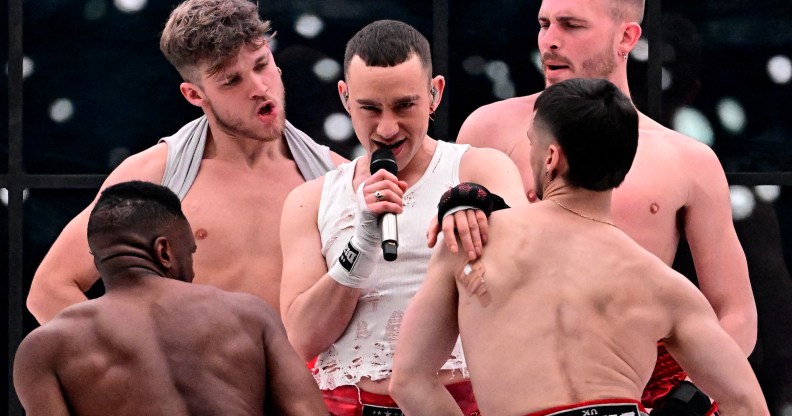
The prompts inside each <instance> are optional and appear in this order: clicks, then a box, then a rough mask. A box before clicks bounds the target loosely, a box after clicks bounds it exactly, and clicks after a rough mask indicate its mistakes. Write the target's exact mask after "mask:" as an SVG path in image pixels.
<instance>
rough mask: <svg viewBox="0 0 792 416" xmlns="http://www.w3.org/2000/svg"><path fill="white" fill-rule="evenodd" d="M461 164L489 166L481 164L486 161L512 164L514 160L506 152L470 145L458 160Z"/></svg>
mask: <svg viewBox="0 0 792 416" xmlns="http://www.w3.org/2000/svg"><path fill="white" fill-rule="evenodd" d="M460 163H461V164H462V166H468V165H475V166H476V167H481V168H489V167H491V166H482V164H488V163H492V164H495V163H505V164H507V165H514V162H513V161H512V160H511V159H509V156H507V155H506V153H503V152H501V151H500V150H496V149H493V148H490V147H473V146H471V147H470V148H469V149H468V150H467V151H466V152H465V154H464V155H463V156H462V161H461V162H460Z"/></svg>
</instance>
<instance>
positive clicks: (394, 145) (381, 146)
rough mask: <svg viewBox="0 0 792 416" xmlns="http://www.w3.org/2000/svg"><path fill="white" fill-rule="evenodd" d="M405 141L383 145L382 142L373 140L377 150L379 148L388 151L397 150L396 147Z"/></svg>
mask: <svg viewBox="0 0 792 416" xmlns="http://www.w3.org/2000/svg"><path fill="white" fill-rule="evenodd" d="M406 141H407V139H401V140H399V141H397V142H393V143H391V144H385V143H382V142H378V141H376V140H373V142H374V144H375V145H376V146H377V147H378V148H380V149H388V150H393V149H395V148H397V147H399V146H401V144H402V143H404V142H406Z"/></svg>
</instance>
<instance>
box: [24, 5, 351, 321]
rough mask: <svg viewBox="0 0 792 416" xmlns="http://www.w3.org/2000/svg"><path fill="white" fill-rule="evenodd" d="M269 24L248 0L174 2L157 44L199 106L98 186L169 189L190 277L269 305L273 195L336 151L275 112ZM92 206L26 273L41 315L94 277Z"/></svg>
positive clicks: (318, 169) (274, 293)
mask: <svg viewBox="0 0 792 416" xmlns="http://www.w3.org/2000/svg"><path fill="white" fill-rule="evenodd" d="M269 27H270V26H269V22H262V21H261V20H260V18H259V15H258V9H257V6H256V4H255V3H251V2H250V1H247V0H188V1H186V2H184V3H182V4H181V5H179V6H178V7H177V8H176V9H175V10H174V11H173V12H172V13H171V16H170V18H169V19H168V22H167V23H166V25H165V30H164V31H163V33H162V38H161V40H160V48H161V49H162V51H163V53H164V54H165V56H166V57H167V58H168V60H169V61H170V62H171V63H172V64H173V65H174V66H175V67H176V69H177V70H178V71H179V73H180V74H181V76H182V78H183V79H184V82H183V83H182V84H181V85H180V91H181V93H182V95H183V96H184V98H186V99H187V101H188V102H189V103H190V104H193V105H195V106H197V107H200V108H201V109H202V110H203V112H204V114H205V115H204V116H203V117H201V118H199V119H197V120H195V121H193V122H191V123H189V124H187V125H186V126H185V127H184V128H182V129H181V130H180V131H179V132H178V133H176V134H175V135H174V136H171V137H168V138H165V139H163V140H161V141H160V143H158V144H157V145H155V146H153V147H151V148H149V149H148V150H145V151H143V152H141V153H139V154H136V155H133V156H131V157H130V158H128V159H127V160H125V161H124V162H123V163H122V164H121V165H120V166H118V168H116V169H115V170H114V171H113V172H112V173H111V174H110V175H109V176H108V178H107V180H106V181H105V183H104V184H103V185H102V188H105V187H107V186H109V185H112V184H115V183H119V182H123V181H128V180H132V179H137V180H144V181H149V182H154V183H160V184H162V185H165V186H168V187H169V188H171V189H172V190H173V191H174V192H176V194H177V195H178V196H179V198H180V199H182V206H183V208H184V212H185V214H186V215H187V218H188V219H189V220H190V223H191V224H192V225H193V227H194V228H195V238H196V239H197V242H198V245H199V247H200V250H198V252H197V254H196V256H195V269H196V271H197V277H196V280H195V281H196V283H207V284H211V285H213V286H216V287H219V288H221V289H225V290H230V291H235V292H246V293H251V294H254V295H257V296H259V297H261V298H262V299H264V300H266V301H267V302H268V303H269V304H270V305H271V306H272V307H273V308H274V309H275V310H278V308H279V305H278V299H279V295H278V291H279V287H280V274H281V251H280V242H279V240H278V238H277V236H278V227H279V226H280V213H281V210H282V208H283V201H284V200H285V199H286V195H288V193H289V192H290V191H291V190H292V189H294V188H295V187H296V186H297V185H299V184H301V183H303V182H305V181H306V180H310V179H313V178H316V177H319V176H321V175H323V174H324V173H325V172H326V171H327V170H329V169H332V168H334V167H335V164H337V163H341V162H342V161H343V158H341V157H340V156H338V155H335V154H332V156H331V153H330V152H329V150H328V149H327V148H326V147H324V146H318V145H316V143H314V142H313V141H312V140H311V139H310V138H309V137H307V136H306V135H305V134H304V133H302V132H301V131H299V130H298V129H296V128H295V127H294V126H292V125H291V124H290V123H288V122H287V121H286V118H285V117H286V116H285V107H284V105H285V101H284V90H283V83H282V81H281V77H280V72H279V69H278V67H277V66H276V65H275V61H274V60H273V56H272V53H271V52H270V49H269V44H268V39H269V38H268V34H267V32H268V31H269ZM331 157H332V159H331ZM199 167H200V169H199ZM91 207H92V205H91V206H89V207H88V208H86V209H85V210H84V211H83V212H81V213H80V214H79V215H78V216H77V217H76V218H74V219H73V220H72V221H71V222H70V223H69V224H68V225H67V226H66V228H65V229H64V230H63V232H62V233H61V235H60V236H59V237H58V239H57V240H56V241H55V243H54V244H53V246H52V248H51V249H50V251H49V253H48V254H47V256H46V257H45V258H44V260H43V261H42V262H41V265H40V266H39V268H38V270H37V271H36V274H35V276H34V278H33V283H32V285H31V287H30V294H29V296H28V301H27V304H28V308H29V309H30V311H31V312H32V313H33V315H34V316H35V317H36V319H37V320H38V321H39V322H41V323H43V322H46V321H48V320H49V319H51V318H52V317H53V316H54V315H55V314H57V313H58V312H59V311H61V310H62V309H63V308H65V307H66V306H69V305H72V304H75V303H77V302H81V301H84V300H85V299H86V298H85V295H84V294H83V292H84V291H86V290H88V289H89V288H90V287H91V285H93V283H94V282H95V281H96V280H97V279H98V278H99V275H98V274H97V272H96V269H95V268H94V265H93V263H92V261H91V257H90V255H89V254H88V244H87V242H86V240H85V226H86V223H87V222H88V213H89V212H90V210H91Z"/></svg>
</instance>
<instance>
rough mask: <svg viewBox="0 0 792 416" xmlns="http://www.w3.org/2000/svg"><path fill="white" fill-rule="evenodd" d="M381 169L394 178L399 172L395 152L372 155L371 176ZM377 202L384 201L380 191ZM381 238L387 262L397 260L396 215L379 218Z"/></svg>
mask: <svg viewBox="0 0 792 416" xmlns="http://www.w3.org/2000/svg"><path fill="white" fill-rule="evenodd" d="M380 169H384V170H385V171H386V172H390V174H392V175H393V176H396V174H397V173H398V172H399V167H398V165H397V164H396V158H394V157H393V152H391V151H390V150H388V149H377V150H376V151H375V152H374V154H372V155H371V167H370V171H371V174H372V175H374V174H376V173H377V172H378V171H379V170H380ZM374 196H375V198H377V201H380V200H381V199H383V195H382V193H381V192H380V191H376V192H374ZM379 229H380V238H381V241H382V244H381V246H382V256H383V257H384V258H385V260H387V261H393V260H396V257H397V251H398V248H399V230H398V227H397V224H396V214H394V213H392V212H386V213H384V214H382V215H381V216H380V217H379Z"/></svg>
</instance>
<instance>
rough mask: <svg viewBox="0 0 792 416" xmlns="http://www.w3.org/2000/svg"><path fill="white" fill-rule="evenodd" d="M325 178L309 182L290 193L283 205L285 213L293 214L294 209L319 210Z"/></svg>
mask: <svg viewBox="0 0 792 416" xmlns="http://www.w3.org/2000/svg"><path fill="white" fill-rule="evenodd" d="M324 180H325V177H324V176H321V177H319V178H316V179H312V180H310V181H308V182H305V183H302V184H300V185H298V186H297V187H296V188H294V189H292V191H291V192H289V195H288V197H286V201H285V202H284V203H283V210H284V212H291V211H290V210H293V209H304V208H316V209H318V208H319V200H320V199H321V197H322V188H323V187H324Z"/></svg>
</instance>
